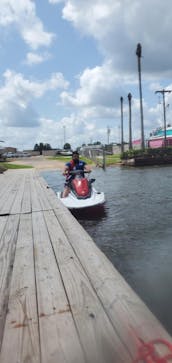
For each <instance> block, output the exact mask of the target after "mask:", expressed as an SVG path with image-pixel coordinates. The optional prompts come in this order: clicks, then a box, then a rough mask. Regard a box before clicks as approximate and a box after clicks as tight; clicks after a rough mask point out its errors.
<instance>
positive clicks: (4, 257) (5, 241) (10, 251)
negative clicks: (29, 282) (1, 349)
mask: <svg viewBox="0 0 172 363" xmlns="http://www.w3.org/2000/svg"><path fill="white" fill-rule="evenodd" d="M6 218H7V219H6V221H5V222H4V221H3V224H4V223H6V224H5V228H3V232H2V235H1V238H0V346H1V342H2V336H3V330H4V322H5V318H6V313H7V305H8V298H9V287H10V282H11V275H12V268H13V261H14V255H15V248H16V241H17V229H18V224H19V216H18V215H14V216H9V217H6ZM0 221H2V217H0Z"/></svg>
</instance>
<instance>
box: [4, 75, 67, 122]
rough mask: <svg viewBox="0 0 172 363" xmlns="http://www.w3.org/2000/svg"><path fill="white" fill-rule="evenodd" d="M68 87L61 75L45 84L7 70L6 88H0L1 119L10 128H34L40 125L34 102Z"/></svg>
mask: <svg viewBox="0 0 172 363" xmlns="http://www.w3.org/2000/svg"><path fill="white" fill-rule="evenodd" d="M66 87H68V82H67V81H65V79H64V78H63V75H62V74H61V73H55V74H53V75H52V76H51V78H50V79H49V80H46V81H44V82H36V81H30V80H28V79H26V78H24V76H23V75H22V74H18V73H15V72H12V71H11V70H7V71H6V72H5V73H4V86H2V87H1V88H0V119H1V121H3V124H5V125H8V126H19V127H21V126H23V127H31V126H32V127H33V126H37V125H38V124H39V120H38V115H37V112H36V111H35V110H34V109H33V108H32V101H33V100H34V99H36V98H41V97H42V96H43V95H44V94H45V93H46V92H47V91H53V90H56V89H58V88H66Z"/></svg>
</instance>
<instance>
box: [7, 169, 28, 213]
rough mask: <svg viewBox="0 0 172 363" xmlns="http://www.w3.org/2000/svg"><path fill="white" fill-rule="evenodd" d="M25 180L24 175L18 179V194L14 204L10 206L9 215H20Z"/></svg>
mask: <svg viewBox="0 0 172 363" xmlns="http://www.w3.org/2000/svg"><path fill="white" fill-rule="evenodd" d="M25 179H26V175H25V174H23V175H22V178H20V186H19V189H18V193H17V195H16V197H15V199H14V202H13V204H12V207H11V210H10V214H17V213H21V208H22V199H23V194H24V187H25Z"/></svg>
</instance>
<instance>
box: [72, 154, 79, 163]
mask: <svg viewBox="0 0 172 363" xmlns="http://www.w3.org/2000/svg"><path fill="white" fill-rule="evenodd" d="M72 159H73V161H74V162H75V163H76V164H77V163H78V162H79V153H78V151H73V153H72Z"/></svg>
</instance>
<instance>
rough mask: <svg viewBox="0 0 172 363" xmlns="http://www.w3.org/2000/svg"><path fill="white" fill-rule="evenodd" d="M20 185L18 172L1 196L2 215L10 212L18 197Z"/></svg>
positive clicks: (0, 213) (0, 212)
mask: <svg viewBox="0 0 172 363" xmlns="http://www.w3.org/2000/svg"><path fill="white" fill-rule="evenodd" d="M19 186H20V177H19V175H18V174H16V175H15V178H13V177H12V179H11V180H10V183H8V184H7V187H6V188H5V189H4V190H3V195H2V196H1V198H0V215H5V214H10V209H11V207H12V204H13V201H14V199H15V197H16V194H17V191H18V189H19Z"/></svg>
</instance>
